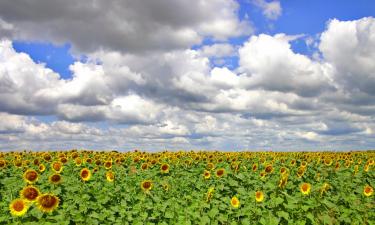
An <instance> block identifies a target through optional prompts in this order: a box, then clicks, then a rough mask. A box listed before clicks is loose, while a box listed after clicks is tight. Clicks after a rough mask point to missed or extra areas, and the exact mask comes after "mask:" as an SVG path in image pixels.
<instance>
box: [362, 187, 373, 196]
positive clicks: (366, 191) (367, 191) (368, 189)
mask: <svg viewBox="0 0 375 225" xmlns="http://www.w3.org/2000/svg"><path fill="white" fill-rule="evenodd" d="M373 193H374V189H373V188H372V187H371V186H370V185H366V186H365V188H363V194H364V195H365V196H366V197H370V196H371V195H372V194H373Z"/></svg>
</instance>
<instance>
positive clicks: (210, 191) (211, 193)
mask: <svg viewBox="0 0 375 225" xmlns="http://www.w3.org/2000/svg"><path fill="white" fill-rule="evenodd" d="M214 190H215V188H214V187H210V188H209V189H208V192H207V194H206V202H209V201H211V198H212V197H213V195H214Z"/></svg>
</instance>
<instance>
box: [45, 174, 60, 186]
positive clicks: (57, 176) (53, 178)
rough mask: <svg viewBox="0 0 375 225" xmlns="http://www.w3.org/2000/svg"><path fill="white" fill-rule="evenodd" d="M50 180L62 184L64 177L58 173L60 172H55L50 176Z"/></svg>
mask: <svg viewBox="0 0 375 225" xmlns="http://www.w3.org/2000/svg"><path fill="white" fill-rule="evenodd" d="M48 180H49V182H51V183H52V184H60V183H61V182H62V178H61V175H60V174H58V173H55V174H52V175H51V176H50V177H49V178H48Z"/></svg>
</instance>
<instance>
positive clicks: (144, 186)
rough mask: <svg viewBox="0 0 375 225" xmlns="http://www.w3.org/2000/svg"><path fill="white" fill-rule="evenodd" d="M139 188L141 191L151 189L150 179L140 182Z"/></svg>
mask: <svg viewBox="0 0 375 225" xmlns="http://www.w3.org/2000/svg"><path fill="white" fill-rule="evenodd" d="M141 188H142V189H143V191H146V192H148V191H150V190H151V189H152V181H150V180H145V181H143V182H142V183H141Z"/></svg>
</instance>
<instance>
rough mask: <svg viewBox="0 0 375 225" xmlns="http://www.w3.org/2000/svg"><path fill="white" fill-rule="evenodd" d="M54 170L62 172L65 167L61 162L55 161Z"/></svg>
mask: <svg viewBox="0 0 375 225" xmlns="http://www.w3.org/2000/svg"><path fill="white" fill-rule="evenodd" d="M51 167H52V170H53V171H55V172H56V173H60V172H61V171H62V169H63V166H62V164H61V162H54V163H52V164H51Z"/></svg>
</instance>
